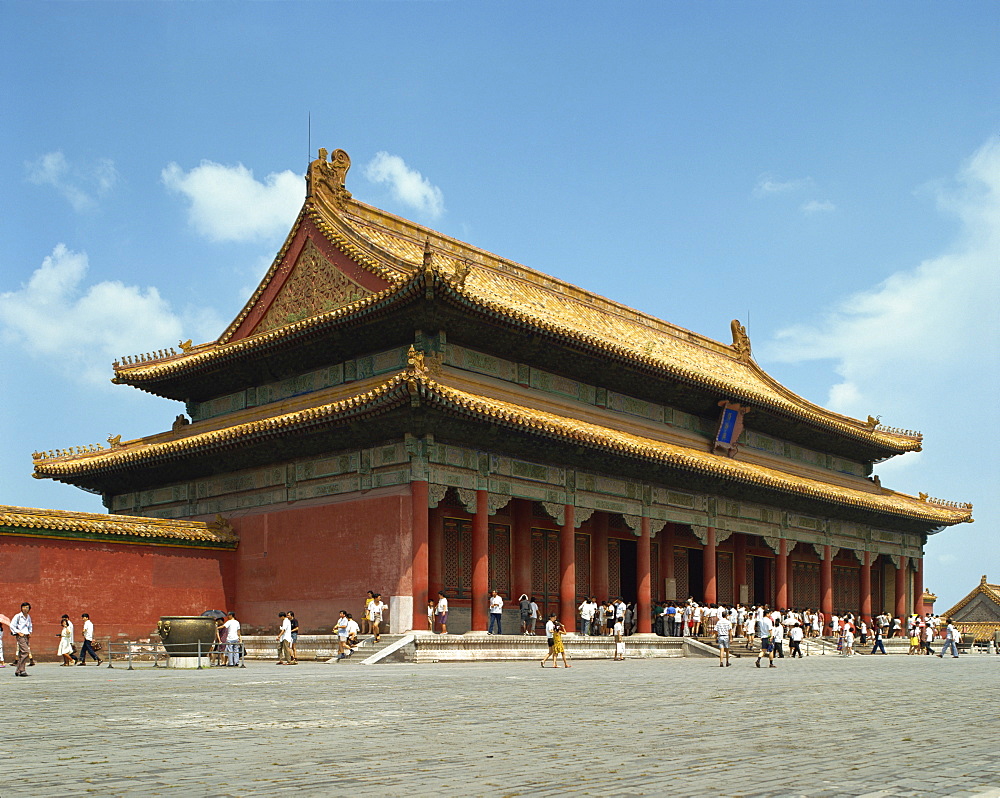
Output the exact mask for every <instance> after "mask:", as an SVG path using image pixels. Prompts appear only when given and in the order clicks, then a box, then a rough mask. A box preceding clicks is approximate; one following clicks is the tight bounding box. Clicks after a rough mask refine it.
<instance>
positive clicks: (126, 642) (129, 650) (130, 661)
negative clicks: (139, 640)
mask: <svg viewBox="0 0 1000 798" xmlns="http://www.w3.org/2000/svg"><path fill="white" fill-rule="evenodd" d="M125 645H127V646H128V669H129V670H130V671H134V670H135V668H133V667H132V643H131V642H130V641H128V640H126V641H125Z"/></svg>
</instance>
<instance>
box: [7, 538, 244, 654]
mask: <svg viewBox="0 0 1000 798" xmlns="http://www.w3.org/2000/svg"><path fill="white" fill-rule="evenodd" d="M233 555H234V553H233V552H229V551H208V550H197V549H183V548H174V547H171V546H144V545H129V544H122V543H105V542H103V541H101V542H94V541H76V540H54V539H51V538H29V537H16V536H7V535H4V536H0V595H2V598H3V602H4V603H3V606H0V612H2V613H3V614H5V615H7V616H8V617H13V616H14V614H15V613H17V612H19V611H20V606H19V605H20V604H21V602H22V601H27V602H29V603H30V604H31V619H32V623H33V625H34V634H33V635H32V641H31V642H32V645H31V648H32V653H34V654H35V657H36V658H42V659H54V658H55V652H56V648H57V646H58V640H56V635H57V634H58V633H59V628H60V627H59V619H60V617H61V616H62V614H63V613H66V614H67V615H69V616H70V618H71V620H72V621H73V624H74V625H75V627H76V637H77V640H78V641H79V639H80V632H81V626H82V623H81V620H80V613H82V612H87V613H90V618H91V620H92V621H93V622H94V627H95V629H94V631H95V634H96V636H97V637H98V638H105V637H110V638H111V639H112V640H117V639H120V638H121V637H125V638H128V639H137V638H148V637H149V635H150V633H152V632H154V631H155V630H156V622H157V620H159V617H160V616H161V615H200V614H201V613H202V612H204V611H205V610H211V609H219V610H222V609H226V608H227V604H229V605H231V604H232V601H233V599H234V597H235V581H234V578H233V577H234V566H235V562H234V557H233ZM12 651H13V640H12V639H11V637H10V636H9V635H8V634H5V635H4V654H5V655H6V656H7V659H8V660H9V659H10V654H11V652H12Z"/></svg>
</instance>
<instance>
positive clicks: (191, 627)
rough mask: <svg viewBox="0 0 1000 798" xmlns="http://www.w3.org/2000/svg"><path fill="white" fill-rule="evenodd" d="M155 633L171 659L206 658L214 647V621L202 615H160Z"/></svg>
mask: <svg viewBox="0 0 1000 798" xmlns="http://www.w3.org/2000/svg"><path fill="white" fill-rule="evenodd" d="M156 633H157V634H158V635H159V636H160V640H162V641H163V647H164V648H165V649H166V650H167V654H169V655H170V656H171V657H197V656H198V651H199V646H198V644H199V643H201V647H200V650H201V655H202V656H203V657H207V656H208V654H209V652H211V650H212V646H213V645H215V620H214V619H213V618H207V617H205V616H203V615H162V616H160V621H159V623H157V624H156Z"/></svg>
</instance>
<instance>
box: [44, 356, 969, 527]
mask: <svg viewBox="0 0 1000 798" xmlns="http://www.w3.org/2000/svg"><path fill="white" fill-rule="evenodd" d="M435 371H438V372H439V371H440V369H435ZM447 382H448V378H447V376H446V375H444V376H443V375H441V374H440V373H437V374H435V375H433V376H432V374H431V367H430V366H428V365H427V364H425V362H424V357H423V355H422V353H419V352H414V351H413V350H411V354H410V363H409V366H408V367H407V369H406V370H405V371H402V372H399V373H397V374H395V375H393V376H391V377H388V378H385V379H381V378H379V379H376V380H369V381H368V382H367V383H366V384H365V385H363V386H357V385H348V386H340V387H339V388H337V389H331V390H328V391H323V392H318V393H317V394H310V395H306V396H302V397H298V398H297V399H296V400H295V402H297V403H298V406H297V407H296V409H292V410H290V411H288V410H287V407H288V406H287V405H286V408H285V409H286V412H278V411H276V410H275V408H274V406H273V405H272V406H268V405H265V406H262V407H258V408H254V409H252V410H247V411H243V412H241V413H240V414H238V417H239V419H240V420H239V421H237V423H228V425H227V422H230V421H232V420H233V419H232V417H223V418H221V419H214V420H212V421H209V422H205V423H196V424H191V425H187V426H184V427H182V428H180V429H179V430H175V431H174V432H172V433H165V434H163V435H160V436H152V437H151V438H143V439H139V440H135V441H129V442H125V443H119V444H118V445H117V448H113V449H106V450H103V449H102V450H100V451H98V452H94V451H90V450H83V451H80V452H79V453H75V454H70V455H64V456H61V457H55V458H49V457H46V456H44V455H39V457H38V458H37V459H36V460H35V476H36V477H39V478H46V477H47V478H53V479H62V480H65V481H72V478H73V477H74V476H75V475H85V474H93V473H95V472H99V471H108V470H112V471H113V470H120V469H122V468H126V467H128V468H133V467H139V466H142V465H143V464H146V463H151V462H153V461H162V460H163V459H165V458H172V457H183V456H188V455H193V454H197V453H208V452H210V451H212V450H215V449H218V448H221V447H223V446H227V447H228V446H232V445H233V444H234V443H252V442H255V441H259V440H262V439H266V438H268V437H272V436H279V435H282V434H284V433H286V432H288V431H292V430H305V429H308V428H310V427H321V426H326V425H330V424H335V423H343V422H346V421H348V420H356V419H357V418H359V417H365V416H370V415H373V414H380V413H383V412H386V411H388V410H390V409H393V408H395V407H399V406H401V405H403V404H407V403H409V402H410V400H411V397H413V396H418V397H419V398H420V400H421V401H423V402H425V403H427V404H429V405H432V406H437V407H439V408H441V409H442V410H444V411H445V412H449V413H452V414H460V415H465V416H468V417H472V418H475V419H477V420H482V421H487V422H489V423H493V424H499V425H501V426H505V427H509V428H511V429H516V430H518V431H521V432H526V433H528V434H531V435H536V436H543V437H547V438H553V439H557V440H562V441H570V442H573V443H576V444H579V445H582V446H587V447H590V448H593V449H598V450H603V451H607V452H612V453H614V454H618V455H621V456H623V457H628V458H638V459H642V460H647V461H649V462H652V463H655V464H659V465H662V466H666V467H669V468H676V469H680V470H683V471H687V472H692V473H696V474H703V475H706V476H712V477H716V478H721V479H725V480H731V481H734V482H739V483H743V484H750V485H757V486H760V487H764V488H769V489H773V490H777V491H781V492H784V493H789V494H795V495H798V496H803V497H807V498H810V499H814V500H818V501H822V502H827V503H832V504H836V505H841V506H848V507H855V508H860V509H863V510H867V511H870V512H874V513H881V514H885V515H890V516H898V517H904V518H910V519H917V520H920V521H925V522H931V523H934V524H937V525H951V524H957V523H961V522H965V521H971V520H972V505H971V504H957V503H954V502H941V501H939V500H934V499H927V498H915V497H912V496H907V495H905V494H902V493H896V492H894V491H891V490H887V489H884V488H881V487H880V486H876V485H874V484H871V485H869V484H868V483H867V482H866V483H864V485H863V486H860V485H859V486H858V487H850V486H846V485H840V484H831V483H829V482H824V481H823V480H820V479H815V478H809V477H805V476H799V475H795V474H790V473H787V472H784V471H782V470H780V469H778V468H774V467H770V466H765V465H760V464H756V463H748V462H744V461H741V460H735V459H732V458H729V457H719V456H717V455H714V454H711V453H709V452H708V451H703V450H699V449H695V448H692V447H690V446H685V445H683V444H682V443H677V442H668V441H664V440H657V439H655V438H651V437H648V436H644V435H639V434H635V433H630V432H626V431H622V430H618V429H612V428H609V427H607V426H603V425H601V424H598V423H593V422H586V421H581V420H578V419H574V418H570V417H567V416H564V415H560V414H558V413H555V412H551V411H545V410H540V409H536V408H530V407H525V406H524V405H522V404H519V403H517V402H514V401H506V400H503V399H499V398H496V397H489V396H484V395H481V394H478V393H474V392H472V391H470V390H468V389H462V388H459V387H455V386H454V385H449V384H447ZM352 389H353V390H356V391H359V392H358V393H355V394H352V395H347V396H344V395H343V394H344V392H345V391H348V390H352ZM338 392H339V393H338ZM309 401H319V402H321V404H317V405H311V406H305V404H304V403H306V402H309ZM243 419H245V420H243ZM213 425H219V426H214V427H213Z"/></svg>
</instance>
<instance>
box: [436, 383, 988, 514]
mask: <svg viewBox="0 0 1000 798" xmlns="http://www.w3.org/2000/svg"><path fill="white" fill-rule="evenodd" d="M420 396H421V398H422V399H425V400H427V401H429V402H432V403H437V404H439V405H440V406H442V407H444V408H446V409H448V410H450V411H451V412H462V413H467V414H469V415H473V416H478V417H480V418H484V419H486V420H489V421H491V422H492V423H496V424H499V425H501V426H508V427H511V428H515V429H522V430H528V431H530V432H532V433H533V434H538V435H544V436H547V437H550V438H556V439H560V440H565V441H568V442H572V443H574V444H577V445H586V446H590V447H592V448H596V449H601V450H604V451H609V452H613V453H616V454H619V455H622V456H625V457H629V458H641V459H644V460H648V461H651V462H655V463H659V464H662V465H666V466H670V467H672V468H677V469H679V470H683V471H690V472H692V473H696V474H703V475H705V476H711V477H715V478H722V479H727V480H732V481H738V482H742V483H744V484H750V485H757V486H760V487H764V488H768V489H770V490H775V491H779V492H782V493H789V494H795V495H799V496H805V497H807V498H810V499H814V500H818V501H823V502H827V503H832V504H838V505H846V506H850V507H856V508H859V509H863V510H865V511H867V512H873V513H880V514H884V515H892V516H902V517H906V518H913V519H918V520H920V521H925V522H930V523H936V524H941V525H947V526H951V525H954V524H959V523H964V522H969V521H971V520H972V508H971V506H969V507H968V508H961V509H958V508H950V507H943V506H941V505H936V504H929V503H927V502H923V501H920V500H919V499H914V498H913V497H910V496H906V495H905V494H901V493H896V492H893V491H885V492H884V493H883V494H882V495H873V494H866V493H863V492H861V491H857V490H852V489H849V488H839V487H837V486H831V485H828V484H826V483H823V482H819V481H817V480H812V479H808V478H805V477H794V478H792V477H790V476H788V475H786V474H784V473H782V472H780V471H777V470H775V469H772V468H768V467H766V466H759V465H755V464H751V463H746V462H743V461H740V460H734V459H731V458H727V457H718V456H715V455H710V454H707V453H703V452H696V451H693V450H690V449H685V448H683V447H680V446H677V445H675V444H669V443H664V442H661V441H654V440H651V439H648V438H641V437H639V436H635V435H630V434H628V433H623V432H617V431H609V430H606V429H604V428H602V427H599V426H597V425H593V424H589V423H586V422H582V421H576V420H572V419H566V418H563V417H561V416H555V415H553V414H550V413H545V412H542V411H531V417H530V418H528V419H526V418H525V417H524V415H523V412H522V410H521V409H520V408H518V407H517V406H516V405H511V404H509V403H506V402H502V401H500V400H495V399H486V398H485V397H478V396H475V395H473V394H469V393H466V392H464V391H460V390H457V389H454V388H447V387H445V386H442V385H439V384H437V383H434V382H432V381H427V382H422V383H421V385H420ZM609 433H610V434H609Z"/></svg>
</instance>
